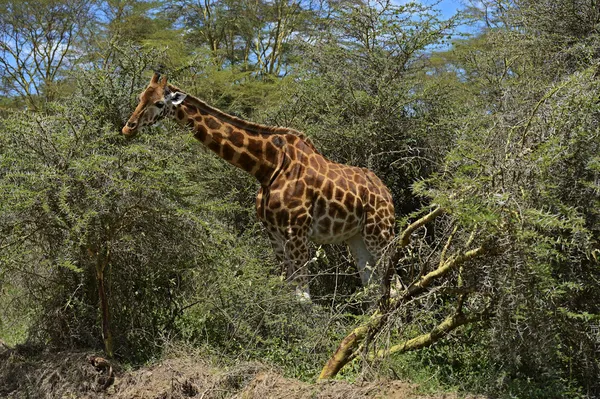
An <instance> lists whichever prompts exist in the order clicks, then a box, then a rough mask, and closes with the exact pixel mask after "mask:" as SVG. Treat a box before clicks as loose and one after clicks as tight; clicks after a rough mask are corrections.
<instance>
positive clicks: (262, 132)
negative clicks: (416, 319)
mask: <svg viewBox="0 0 600 399" xmlns="http://www.w3.org/2000/svg"><path fill="white" fill-rule="evenodd" d="M166 117H169V118H173V119H175V120H176V121H177V122H179V123H180V124H181V125H184V126H188V127H189V128H191V130H192V131H193V134H194V137H195V138H196V139H197V140H199V141H200V142H201V143H202V144H204V145H205V146H206V147H208V148H209V149H210V150H211V151H213V152H215V153H216V154H217V155H218V156H219V157H221V158H223V159H224V160H225V161H227V162H229V163H231V164H232V165H234V166H236V167H238V168H241V169H243V170H245V171H246V172H248V173H250V174H252V175H253V176H254V177H256V179H257V180H258V182H259V183H260V189H259V191H258V195H257V197H256V214H257V217H258V219H259V220H260V221H261V222H262V224H263V225H264V227H265V229H266V231H267V232H268V235H269V238H270V241H271V244H272V246H273V249H274V252H275V255H276V257H277V259H278V261H279V262H280V263H281V264H282V266H283V270H284V271H285V274H286V278H287V280H288V281H290V282H291V283H292V285H293V286H294V287H295V290H296V293H297V295H299V296H300V297H301V298H305V299H310V295H309V291H308V276H307V273H306V270H305V269H306V264H307V262H308V261H309V241H312V242H314V243H316V244H333V243H342V242H345V243H346V244H347V245H348V247H349V249H350V252H351V253H352V255H353V257H354V259H355V261H356V264H357V268H358V271H359V274H360V277H361V281H362V284H363V286H367V285H368V284H370V283H373V284H377V283H380V282H381V278H382V277H383V276H382V273H381V272H379V271H377V270H376V269H375V266H376V263H377V261H378V259H379V258H380V257H381V256H382V254H383V252H384V250H385V248H386V247H387V246H388V245H389V244H390V243H391V242H392V240H393V238H394V228H393V226H394V205H393V202H392V196H391V193H390V191H389V189H388V188H387V187H386V186H385V185H384V184H383V182H382V181H381V180H380V179H379V178H378V177H377V176H376V175H375V173H373V172H372V171H371V170H369V169H366V168H359V167H355V166H349V165H343V164H339V163H336V162H333V161H330V160H328V159H327V158H325V157H324V156H323V155H322V154H321V153H320V152H319V151H318V150H317V149H316V148H315V146H314V145H313V144H312V142H311V141H310V140H309V139H308V138H307V137H306V136H304V134H302V133H301V132H298V131H296V130H294V129H289V128H284V127H272V126H265V125H260V124H257V123H252V122H248V121H245V120H242V119H240V118H237V117H234V116H232V115H228V114H226V113H225V112H223V111H220V110H218V109H216V108H214V107H211V106H209V105H208V104H206V103H205V102H203V101H201V100H199V99H197V98H195V97H193V96H192V95H189V94H186V93H184V92H183V91H181V90H180V89H179V88H177V87H175V86H173V85H171V84H170V83H168V82H167V77H166V76H162V77H161V76H160V74H158V73H155V74H154V75H153V76H152V79H151V80H150V83H149V85H148V86H147V88H146V89H145V90H144V91H143V92H142V93H141V94H140V96H139V103H138V105H137V107H136V108H135V110H134V112H133V114H132V115H131V117H130V118H129V120H128V121H127V123H126V125H125V126H124V127H123V129H122V133H123V134H124V135H126V136H133V135H135V134H136V133H137V131H138V130H139V129H140V128H142V127H143V126H148V125H152V124H154V123H156V122H158V121H159V120H161V119H163V118H166Z"/></svg>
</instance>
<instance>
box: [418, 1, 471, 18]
mask: <svg viewBox="0 0 600 399" xmlns="http://www.w3.org/2000/svg"><path fill="white" fill-rule="evenodd" d="M424 3H425V4H427V3H428V2H426V1H425V2H424ZM437 7H438V8H439V9H440V11H441V12H442V15H443V16H444V17H445V18H449V17H451V16H453V15H454V14H455V13H456V11H457V10H459V9H461V8H463V4H462V1H456V0H442V2H441V3H440V4H438V6H437Z"/></svg>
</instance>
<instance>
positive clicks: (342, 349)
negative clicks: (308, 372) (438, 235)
mask: <svg viewBox="0 0 600 399" xmlns="http://www.w3.org/2000/svg"><path fill="white" fill-rule="evenodd" d="M442 212H443V211H442V210H441V209H440V208H438V209H436V210H434V211H433V212H431V213H429V214H428V215H426V216H424V217H423V218H421V219H419V220H418V221H417V222H415V223H413V224H411V225H410V226H409V227H408V228H407V229H406V230H404V232H403V233H402V236H404V237H405V238H406V239H408V237H410V234H411V233H412V231H414V230H415V229H417V228H418V227H420V226H422V225H424V224H425V223H427V221H431V220H433V219H434V218H435V217H436V216H438V215H440V214H442ZM401 240H402V239H401ZM401 242H402V241H401ZM485 252H486V248H485V247H483V246H480V247H478V248H475V249H472V250H469V251H466V252H463V253H460V254H458V255H454V256H451V257H449V258H448V259H446V260H445V261H444V262H443V263H442V264H441V265H440V266H439V267H438V268H437V269H435V270H433V271H431V272H429V273H427V274H426V275H424V276H421V277H420V278H419V279H418V280H416V281H415V282H413V284H411V285H410V286H409V287H408V288H407V289H406V290H405V291H404V292H403V293H402V294H400V295H399V296H397V297H394V298H391V299H390V302H389V307H388V310H389V311H388V312H385V313H383V312H382V311H381V310H377V311H376V312H375V313H373V315H372V316H371V317H370V318H369V320H368V321H367V322H366V323H365V324H363V325H361V326H359V327H357V328H355V329H354V330H353V331H352V332H351V333H350V334H349V335H347V336H346V337H345V338H344V339H343V340H342V342H341V343H340V345H339V346H338V348H337V350H336V351H335V353H334V354H333V356H332V357H331V358H330V359H329V360H328V361H327V364H325V366H324V367H323V369H322V370H321V373H320V375H319V378H318V380H324V379H328V378H333V377H335V376H336V375H337V373H338V372H339V371H340V370H341V369H342V368H343V367H344V366H345V365H346V364H347V363H348V362H349V361H350V360H352V359H353V358H354V357H355V356H356V353H357V350H359V349H360V348H361V344H362V343H363V341H364V340H365V339H367V338H368V337H373V336H374V335H375V334H377V333H378V332H379V331H380V330H381V329H382V328H383V326H384V325H385V323H386V322H387V320H388V317H389V315H390V314H391V313H393V311H394V310H396V309H398V308H400V307H401V306H403V305H404V304H405V303H406V301H407V300H409V299H411V298H413V297H415V296H417V295H419V294H421V293H422V292H424V291H425V290H426V289H427V287H429V286H430V285H431V284H432V283H433V282H434V281H435V280H436V279H438V278H440V277H442V276H444V275H446V274H447V273H448V272H450V271H451V270H453V269H455V268H456V267H458V266H459V265H462V264H463V263H465V262H466V261H468V260H471V259H473V258H476V257H478V256H480V255H482V254H484V253H485ZM460 314H461V313H460V311H459V312H457V314H456V315H455V317H454V318H452V319H450V320H447V321H445V322H443V323H442V324H441V325H440V326H438V327H439V329H438V330H435V331H432V332H430V333H429V336H422V337H417V338H415V340H416V341H413V342H411V343H410V344H408V343H407V346H406V347H407V348H414V349H418V348H419V347H422V346H418V345H421V344H427V342H435V340H437V339H439V338H441V337H442V336H444V335H445V334H446V333H447V332H444V331H451V330H452V329H454V328H456V327H458V326H460V325H463V324H465V323H467V322H469V320H470V319H468V318H467V319H464V320H463V316H460ZM426 335H427V334H426ZM401 345H402V344H401ZM399 348H400V347H399ZM399 350H400V349H396V350H395V351H399ZM410 350H412V349H410Z"/></svg>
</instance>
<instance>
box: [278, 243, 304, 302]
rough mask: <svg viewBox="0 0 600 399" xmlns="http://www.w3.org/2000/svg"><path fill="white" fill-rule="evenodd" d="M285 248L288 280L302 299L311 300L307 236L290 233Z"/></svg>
mask: <svg viewBox="0 0 600 399" xmlns="http://www.w3.org/2000/svg"><path fill="white" fill-rule="evenodd" d="M284 250H285V268H286V280H287V281H288V282H290V283H291V284H292V286H293V287H294V289H295V292H296V295H297V296H298V298H299V299H300V300H303V301H310V290H309V284H308V281H309V279H308V267H307V266H308V265H307V264H308V260H309V249H308V242H307V239H306V237H304V236H298V235H288V238H287V239H286V241H285V246H284Z"/></svg>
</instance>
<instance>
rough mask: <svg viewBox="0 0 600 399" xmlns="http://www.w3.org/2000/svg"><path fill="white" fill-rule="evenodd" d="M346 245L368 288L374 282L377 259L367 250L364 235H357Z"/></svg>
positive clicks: (364, 284) (364, 285)
mask: <svg viewBox="0 0 600 399" xmlns="http://www.w3.org/2000/svg"><path fill="white" fill-rule="evenodd" d="M346 244H348V247H349V248H350V252H351V253H352V256H353V257H354V260H355V261H356V266H357V268H358V273H359V274H360V280H361V281H362V285H363V287H366V286H368V285H369V284H370V283H372V282H374V281H373V272H374V271H375V270H374V268H375V261H376V259H375V257H374V256H373V254H372V253H371V252H370V251H369V249H368V248H367V245H366V244H365V240H364V239H363V237H362V235H360V234H357V235H355V236H353V237H350V238H349V239H348V240H346Z"/></svg>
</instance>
